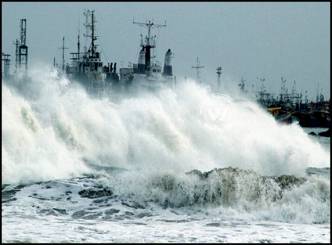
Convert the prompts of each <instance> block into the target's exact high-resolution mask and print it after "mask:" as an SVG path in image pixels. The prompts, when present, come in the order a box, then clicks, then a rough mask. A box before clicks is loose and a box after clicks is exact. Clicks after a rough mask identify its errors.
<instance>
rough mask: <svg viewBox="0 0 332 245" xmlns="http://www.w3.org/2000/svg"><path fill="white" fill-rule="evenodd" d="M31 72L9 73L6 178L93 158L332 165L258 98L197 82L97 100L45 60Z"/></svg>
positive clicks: (21, 178)
mask: <svg viewBox="0 0 332 245" xmlns="http://www.w3.org/2000/svg"><path fill="white" fill-rule="evenodd" d="M29 76H30V79H28V81H25V82H23V83H22V82H18V81H15V78H14V82H12V81H2V86H3V90H2V100H3V101H2V102H3V103H2V110H3V119H2V123H3V128H2V135H3V140H2V152H3V157H2V162H3V163H2V166H3V174H2V176H3V182H4V183H18V182H22V183H25V182H30V181H40V180H51V179H57V178H68V177H70V176H80V175H81V174H83V173H94V172H95V171H96V170H95V168H94V167H91V166H109V167H120V168H126V169H132V170H135V171H142V172H152V173H153V172H154V173H162V172H170V173H173V174H176V173H179V172H181V173H182V172H185V171H190V170H192V169H199V170H202V171H207V170H210V169H213V168H220V167H227V166H232V167H240V168H242V169H251V170H255V171H257V172H258V173H260V174H264V175H280V174H295V175H303V174H304V170H305V169H306V168H307V167H309V166H310V167H314V166H316V167H326V166H328V165H329V163H330V158H329V153H328V152H327V151H326V150H324V149H323V148H322V147H321V146H320V145H319V144H318V143H317V142H314V141H312V140H311V139H310V137H309V136H308V135H306V133H305V132H304V131H303V130H302V129H301V128H300V127H299V126H298V125H296V124H292V125H287V126H285V125H279V124H278V123H277V122H276V121H275V120H274V119H273V117H272V116H271V115H269V114H268V113H267V112H265V111H264V110H263V109H262V108H260V107H259V106H258V105H257V104H256V103H254V102H252V101H249V100H247V99H241V100H238V99H234V98H233V97H232V96H230V95H227V94H219V95H218V94H214V93H212V92H210V91H209V90H207V89H206V88H204V87H203V86H200V85H199V84H197V83H195V82H194V81H191V80H188V81H178V84H177V87H176V88H169V87H162V88H160V89H157V90H154V91H136V92H135V94H133V95H132V96H130V95H123V94H122V95H116V96H112V95H114V94H115V93H114V91H110V95H109V96H105V97H101V98H98V97H94V96H90V95H89V94H88V93H87V92H86V91H85V90H84V89H83V88H82V87H80V86H79V85H78V84H77V83H76V82H75V81H70V80H68V79H67V78H64V77H61V76H60V77H59V76H58V74H56V72H54V71H52V69H50V68H48V67H45V66H40V65H39V67H38V68H34V69H32V70H31V71H30V73H29ZM17 80H18V79H17ZM18 84H19V85H18ZM87 162H89V163H92V164H87Z"/></svg>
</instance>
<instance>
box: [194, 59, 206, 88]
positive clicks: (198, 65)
mask: <svg viewBox="0 0 332 245" xmlns="http://www.w3.org/2000/svg"><path fill="white" fill-rule="evenodd" d="M192 68H193V69H196V78H197V81H198V82H199V83H201V80H200V73H199V69H202V68H204V66H202V65H200V62H199V59H198V57H197V58H196V66H192Z"/></svg>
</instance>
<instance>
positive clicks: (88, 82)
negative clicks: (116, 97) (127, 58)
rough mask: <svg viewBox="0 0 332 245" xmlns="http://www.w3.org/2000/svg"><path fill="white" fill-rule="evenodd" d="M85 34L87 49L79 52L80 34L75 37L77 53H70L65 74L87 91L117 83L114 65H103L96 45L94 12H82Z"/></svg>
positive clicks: (117, 77)
mask: <svg viewBox="0 0 332 245" xmlns="http://www.w3.org/2000/svg"><path fill="white" fill-rule="evenodd" d="M84 16H85V24H84V26H85V28H86V33H85V34H84V36H85V37H86V38H89V39H90V44H89V47H85V48H84V50H83V52H81V44H80V34H78V35H77V51H76V52H72V53H70V54H71V55H72V57H71V64H70V65H67V66H66V68H65V73H66V74H67V75H68V76H69V77H72V78H74V79H75V80H78V81H80V82H81V83H82V84H83V85H85V86H86V87H87V88H88V89H89V90H94V89H100V88H101V89H103V88H105V87H108V86H110V85H111V83H112V82H117V81H119V76H118V75H117V72H116V63H114V64H113V62H112V63H111V64H108V65H103V62H102V61H101V54H100V52H99V51H98V49H97V47H98V45H97V44H96V41H97V36H96V27H95V24H96V20H95V14H94V10H87V11H85V12H84Z"/></svg>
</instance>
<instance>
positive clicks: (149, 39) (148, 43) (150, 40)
mask: <svg viewBox="0 0 332 245" xmlns="http://www.w3.org/2000/svg"><path fill="white" fill-rule="evenodd" d="M133 24H136V25H138V26H142V27H146V28H147V29H148V35H147V36H145V42H143V37H142V35H141V38H142V39H141V47H142V48H143V49H144V50H145V70H146V71H148V72H149V71H150V68H151V49H152V48H155V47H156V35H154V36H151V29H152V28H161V27H166V21H165V24H162V25H161V24H155V23H153V22H152V21H150V20H149V21H147V22H137V21H135V20H133Z"/></svg>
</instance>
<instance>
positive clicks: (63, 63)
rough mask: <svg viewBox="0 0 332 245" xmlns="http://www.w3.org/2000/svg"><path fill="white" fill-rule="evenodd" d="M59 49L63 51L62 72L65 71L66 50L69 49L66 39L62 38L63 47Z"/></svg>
mask: <svg viewBox="0 0 332 245" xmlns="http://www.w3.org/2000/svg"><path fill="white" fill-rule="evenodd" d="M59 49H61V50H62V71H65V49H68V48H67V47H65V37H62V47H60V48H59Z"/></svg>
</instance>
